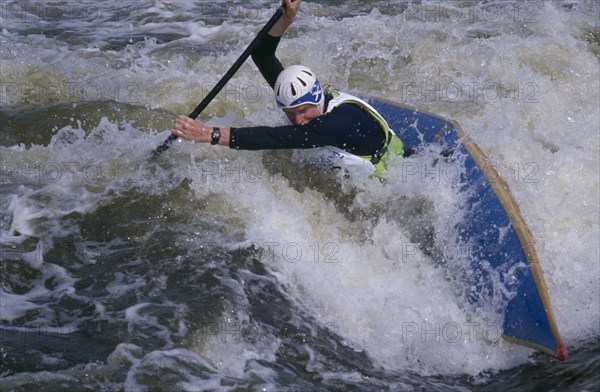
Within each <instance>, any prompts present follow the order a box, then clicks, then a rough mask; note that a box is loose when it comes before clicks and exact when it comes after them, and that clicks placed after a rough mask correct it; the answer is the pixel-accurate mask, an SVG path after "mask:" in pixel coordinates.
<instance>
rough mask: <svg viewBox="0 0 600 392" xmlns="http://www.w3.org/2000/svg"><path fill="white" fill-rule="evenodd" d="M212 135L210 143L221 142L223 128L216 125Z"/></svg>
mask: <svg viewBox="0 0 600 392" xmlns="http://www.w3.org/2000/svg"><path fill="white" fill-rule="evenodd" d="M210 137H211V138H212V139H211V140H210V144H212V145H215V144H217V143H219V139H220V138H221V130H220V129H219V128H217V127H214V128H213V131H212V134H211V135H210Z"/></svg>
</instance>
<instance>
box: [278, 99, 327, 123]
mask: <svg viewBox="0 0 600 392" xmlns="http://www.w3.org/2000/svg"><path fill="white" fill-rule="evenodd" d="M283 111H284V112H285V115H286V116H287V118H288V119H289V120H290V121H291V122H292V124H294V125H304V124H308V123H309V122H311V121H312V120H314V119H315V118H317V117H319V116H320V115H321V113H320V111H319V106H318V105H312V104H310V103H305V104H304V105H300V106H297V107H295V108H292V109H283Z"/></svg>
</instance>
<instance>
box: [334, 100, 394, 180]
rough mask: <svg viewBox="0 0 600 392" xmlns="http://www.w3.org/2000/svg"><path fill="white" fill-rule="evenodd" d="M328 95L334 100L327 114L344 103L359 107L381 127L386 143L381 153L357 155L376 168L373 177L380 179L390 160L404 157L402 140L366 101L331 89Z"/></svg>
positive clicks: (380, 150)
mask: <svg viewBox="0 0 600 392" xmlns="http://www.w3.org/2000/svg"><path fill="white" fill-rule="evenodd" d="M327 93H328V94H330V95H332V96H333V99H332V100H330V101H329V103H328V105H327V111H326V113H329V112H331V111H333V110H334V109H335V108H336V107H338V106H340V105H342V104H344V103H349V104H353V105H357V106H359V107H360V108H361V109H363V110H364V111H366V112H367V113H369V114H370V115H371V116H372V117H373V118H374V119H375V121H377V123H378V124H379V126H380V127H381V131H382V132H383V134H384V135H385V142H384V145H383V146H382V148H381V149H379V151H378V152H377V153H376V154H374V155H371V156H360V155H356V156H358V157H359V158H362V159H364V160H366V161H369V162H370V163H371V164H372V165H373V166H374V167H375V171H374V173H373V175H375V176H378V177H379V176H380V175H381V174H382V173H383V172H384V170H385V169H386V168H387V167H388V165H389V162H390V159H391V158H392V157H402V156H403V155H404V146H403V144H402V140H400V138H399V137H398V136H396V134H395V133H394V131H393V130H392V129H391V128H390V126H389V125H388V123H387V121H385V119H384V118H383V117H382V116H381V115H380V114H379V113H378V112H377V110H376V109H375V108H374V107H373V106H371V105H369V104H368V103H367V102H365V101H364V100H362V99H360V98H358V97H355V96H352V95H350V94H345V93H340V92H338V91H334V90H330V89H329V90H327ZM348 154H349V153H348Z"/></svg>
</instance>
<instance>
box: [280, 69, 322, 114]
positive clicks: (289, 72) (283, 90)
mask: <svg viewBox="0 0 600 392" xmlns="http://www.w3.org/2000/svg"><path fill="white" fill-rule="evenodd" d="M273 90H274V91H275V100H276V101H277V105H278V106H279V107H281V108H283V109H291V108H295V107H296V106H300V105H304V104H305V103H309V104H312V105H319V104H321V102H323V89H322V88H321V84H319V81H318V80H317V77H316V76H315V74H314V73H313V71H311V70H310V68H308V67H305V66H303V65H292V66H290V67H287V68H286V69H284V70H283V71H281V73H280V74H279V76H277V80H276V81H275V87H274V88H273Z"/></svg>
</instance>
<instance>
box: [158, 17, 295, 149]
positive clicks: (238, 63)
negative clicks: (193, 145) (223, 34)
mask: <svg viewBox="0 0 600 392" xmlns="http://www.w3.org/2000/svg"><path fill="white" fill-rule="evenodd" d="M284 9H285V7H284V6H281V7H279V8H278V9H277V11H276V12H275V14H274V15H273V16H272V17H271V19H269V21H268V22H267V24H266V25H265V26H264V27H263V28H262V29H261V30H260V31H259V32H258V34H257V35H256V37H255V38H254V39H253V40H252V42H250V45H248V47H247V48H246V50H244V53H242V55H241V56H240V58H238V59H237V60H236V62H235V63H234V64H233V65H232V66H231V68H229V71H227V73H226V74H225V75H223V77H222V78H221V80H219V82H218V83H217V84H216V85H215V87H213V89H212V90H211V91H210V92H209V93H208V94H207V95H206V96H205V97H204V99H203V100H202V102H200V103H199V104H198V106H196V108H195V109H194V111H193V112H192V113H190V115H189V116H188V117H190V118H192V119H196V117H198V116H199V115H200V113H202V111H203V110H204V109H205V108H206V107H207V106H208V104H209V103H210V102H211V101H212V100H213V99H214V98H215V97H216V96H217V94H219V92H220V91H221V89H223V87H225V85H226V84H227V82H228V81H229V79H231V78H232V77H233V75H235V73H236V72H237V71H238V69H240V67H241V66H242V64H244V62H245V61H246V60H247V59H248V57H250V55H251V54H252V52H253V51H254V49H255V48H256V46H258V44H260V43H261V41H262V40H263V39H264V38H265V36H266V35H267V33H268V32H269V30H271V28H272V27H273V26H274V25H275V23H277V21H278V20H279V18H281V16H282V15H283V12H284ZM177 138H178V136H175V134H171V135H169V137H168V138H167V139H166V140H165V141H164V142H163V143H162V144H161V145H160V146H158V147H157V148H156V149H155V150H154V151H152V158H158V157H159V156H160V155H161V154H162V153H163V152H165V151H166V150H167V149H168V148H169V147H171V144H173V142H174V141H175V140H177Z"/></svg>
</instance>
